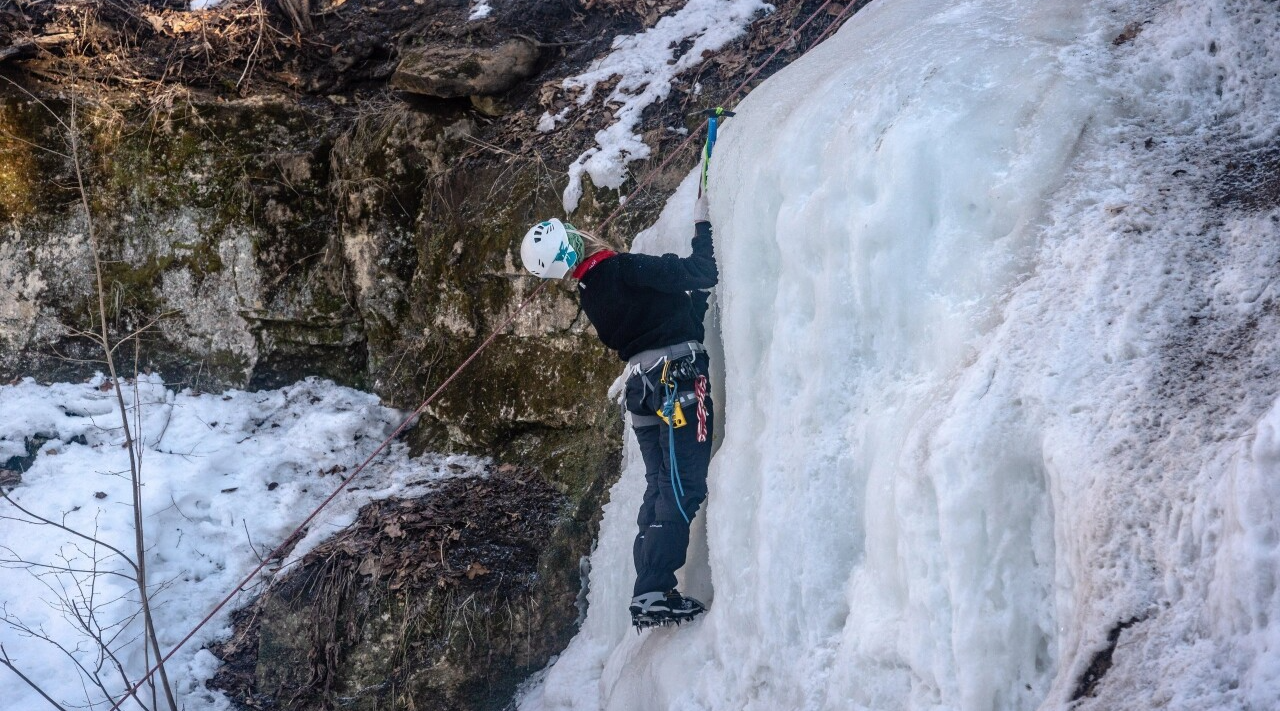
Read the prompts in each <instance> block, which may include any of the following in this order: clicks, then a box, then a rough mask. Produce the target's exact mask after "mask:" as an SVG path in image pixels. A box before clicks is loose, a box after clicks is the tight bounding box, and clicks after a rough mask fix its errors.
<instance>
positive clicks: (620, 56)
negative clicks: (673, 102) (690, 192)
mask: <svg viewBox="0 0 1280 711" xmlns="http://www.w3.org/2000/svg"><path fill="white" fill-rule="evenodd" d="M768 9H770V6H769V5H767V4H765V3H764V2H761V0H688V2H687V3H686V4H685V5H684V7H682V8H680V9H679V10H677V11H676V12H674V13H672V14H671V15H668V16H667V17H664V18H662V19H661V20H658V22H657V24H655V25H654V26H653V27H651V28H649V29H648V30H645V31H644V32H642V33H640V34H637V35H623V36H621V37H618V38H616V39H615V40H614V41H613V49H612V51H611V52H610V53H609V54H607V55H605V56H604V57H602V58H600V59H598V60H596V61H595V62H592V64H591V66H590V67H589V68H588V69H587V71H585V72H583V73H582V74H579V75H578V76H574V77H569V78H568V79H565V80H564V83H563V84H562V87H563V88H564V89H565V90H566V91H576V92H578V97H577V101H576V103H577V105H578V106H579V107H581V106H585V105H586V104H587V103H588V102H590V101H591V99H592V98H593V97H594V96H595V90H596V87H597V86H599V85H600V83H601V82H605V81H608V80H610V79H613V78H614V77H617V78H618V83H617V85H616V86H615V87H614V89H613V92H612V93H610V94H609V96H608V97H607V98H606V99H605V101H604V103H605V105H606V106H609V107H611V109H612V111H613V118H614V121H613V123H611V124H610V125H609V126H608V127H607V128H605V129H604V130H602V131H598V132H596V136H595V138H596V146H594V147H592V148H589V149H587V151H586V152H585V153H583V154H582V155H580V156H578V158H577V160H575V161H574V162H573V163H572V164H570V166H569V185H568V187H566V188H565V190H564V198H563V201H564V209H565V212H573V211H574V210H576V209H577V208H578V201H579V200H581V199H582V177H583V176H584V175H589V176H591V182H592V183H594V184H595V185H596V186H597V187H605V188H611V189H614V190H617V189H618V188H620V187H622V183H623V181H625V180H626V178H627V164H628V163H630V162H631V161H635V160H640V159H642V158H647V157H649V146H647V145H646V144H645V142H644V141H643V140H642V139H641V138H640V136H639V134H638V133H637V131H638V129H639V127H640V121H641V118H642V117H643V114H644V110H645V109H646V108H648V107H649V106H651V105H653V104H654V103H655V102H660V101H663V100H665V99H666V98H667V95H668V94H670V93H671V82H672V81H674V80H675V78H676V77H678V76H679V75H680V74H682V73H683V72H685V71H686V70H688V69H691V68H693V67H696V66H697V65H699V64H701V63H702V61H703V58H704V53H708V52H715V51H716V50H718V49H720V48H721V47H723V46H725V45H726V44H728V43H729V42H731V41H733V40H734V39H736V38H738V37H739V36H741V35H742V33H743V32H744V31H745V30H746V26H747V24H748V23H750V22H751V20H752V18H754V17H755V16H756V15H757V14H759V13H761V12H763V11H765V10H768ZM571 110H572V107H566V108H565V109H563V110H561V111H560V112H559V113H557V114H554V115H553V114H551V113H545V114H543V116H542V118H541V119H540V120H539V121H538V130H539V131H542V132H544V133H545V132H548V131H552V130H554V129H555V127H556V125H557V124H559V123H560V122H562V121H564V120H565V119H566V118H567V117H568V116H569V113H570V112H571Z"/></svg>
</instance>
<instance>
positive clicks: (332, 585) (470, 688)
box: [210, 466, 578, 711]
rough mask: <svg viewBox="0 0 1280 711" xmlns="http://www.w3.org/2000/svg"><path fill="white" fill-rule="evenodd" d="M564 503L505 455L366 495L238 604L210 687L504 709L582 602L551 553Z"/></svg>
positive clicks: (250, 700) (286, 703)
mask: <svg viewBox="0 0 1280 711" xmlns="http://www.w3.org/2000/svg"><path fill="white" fill-rule="evenodd" d="M564 501H565V499H564V497H563V496H562V495H560V494H559V493H557V492H556V491H555V489H554V488H553V487H551V486H550V485H549V484H548V483H547V482H546V481H545V480H544V479H543V478H542V477H541V476H540V475H538V474H537V473H536V472H534V471H532V470H527V469H519V468H516V467H514V466H504V467H498V468H495V469H493V470H492V471H491V472H490V473H489V474H488V475H486V476H481V477H467V478H457V479H448V480H445V481H443V482H441V484H440V485H439V487H438V488H437V489H436V490H435V491H434V492H432V493H431V494H429V495H427V496H424V497H421V498H415V499H387V500H383V501H378V502H374V503H371V504H369V505H367V506H365V507H364V508H363V509H361V511H360V513H359V516H358V518H357V520H356V522H355V523H354V524H352V525H351V526H350V527H349V528H347V529H346V530H344V531H343V532H341V533H340V534H338V535H336V536H334V537H333V538H331V539H329V540H328V541H326V542H324V543H323V544H321V545H320V546H319V547H317V548H316V549H315V550H313V551H311V552H310V553H308V554H307V555H306V556H305V557H304V558H303V560H302V561H301V563H300V564H299V565H298V567H297V568H296V569H295V570H294V571H293V572H291V573H289V574H288V575H287V576H285V577H284V578H281V579H279V580H277V581H276V582H275V583H274V584H273V585H272V586H271V587H270V588H269V589H268V590H267V591H266V592H265V593H263V594H262V595H260V596H259V598H258V599H257V600H256V601H255V602H254V604H253V605H251V606H250V607H248V608H245V609H242V610H240V611H239V612H237V613H236V616H235V631H234V633H233V635H232V637H231V638H230V639H229V640H227V641H226V642H223V643H221V644H218V645H215V646H214V647H213V648H212V651H213V652H214V654H215V655H216V656H217V657H218V658H219V659H222V660H223V661H224V662H225V665H224V667H223V668H222V669H221V671H219V672H218V674H217V676H216V677H215V678H214V679H213V680H212V682H210V686H211V687H213V688H217V689H220V690H222V691H224V692H225V693H227V694H228V695H229V696H230V697H231V698H232V699H233V700H235V701H236V702H237V703H239V704H242V705H243V706H245V707H247V708H278V709H320V708H338V707H341V708H352V709H389V708H431V709H440V710H441V711H453V710H457V711H463V710H471V709H493V708H501V707H502V706H503V705H505V704H506V703H507V702H508V701H510V698H511V695H512V694H513V693H514V691H515V687H516V685H517V684H518V683H519V682H520V680H521V679H523V678H524V677H525V676H526V675H527V674H528V673H530V672H531V671H533V670H536V669H538V668H540V667H541V666H542V665H544V664H546V662H547V660H548V659H549V658H550V656H551V655H552V654H554V653H555V652H556V651H557V650H558V649H559V646H561V645H563V643H564V642H565V641H567V640H561V639H555V638H550V637H547V636H546V635H544V634H541V633H540V632H541V631H542V630H545V629H548V628H560V629H565V628H567V627H568V626H569V625H570V624H571V623H572V621H573V619H574V618H575V617H576V616H577V614H578V610H577V608H576V606H575V600H576V597H577V593H578V589H577V588H576V587H575V586H574V585H573V582H574V581H573V580H571V579H570V577H568V576H559V575H558V573H557V572H556V571H555V570H554V569H553V568H554V566H550V565H549V563H548V561H549V559H550V558H551V557H553V556H554V554H555V550H554V549H555V548H556V547H557V546H558V545H561V544H562V543H561V541H560V539H559V538H558V537H557V530H558V529H559V528H560V526H561V525H562V523H563V521H562V519H561V518H560V514H559V512H560V510H561V509H562V507H563V505H564ZM548 578H550V580H548ZM548 583H551V584H548Z"/></svg>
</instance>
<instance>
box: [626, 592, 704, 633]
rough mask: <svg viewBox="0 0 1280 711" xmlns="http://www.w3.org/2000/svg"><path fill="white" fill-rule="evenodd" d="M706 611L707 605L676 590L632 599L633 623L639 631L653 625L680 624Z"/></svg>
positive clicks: (667, 625) (647, 594)
mask: <svg viewBox="0 0 1280 711" xmlns="http://www.w3.org/2000/svg"><path fill="white" fill-rule="evenodd" d="M706 611H707V606H706V605H703V604H702V603H701V602H699V601H697V600H695V599H693V598H691V597H685V596H684V595H681V594H680V593H679V592H678V591H676V590H671V591H670V592H666V593H661V592H653V593H646V594H644V595H637V596H636V597H634V598H632V600H631V625H632V626H633V627H635V628H636V632H637V633H639V632H642V631H644V630H647V629H650V628H652V627H669V626H671V625H677V626H678V625H681V624H683V623H685V622H688V621H690V620H692V619H694V618H696V617H698V615H701V614H702V613H704V612H706Z"/></svg>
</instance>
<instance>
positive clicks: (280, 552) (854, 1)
mask: <svg viewBox="0 0 1280 711" xmlns="http://www.w3.org/2000/svg"><path fill="white" fill-rule="evenodd" d="M833 1H834V0H826V1H825V2H823V3H822V5H820V6H818V9H817V10H814V11H813V14H811V15H809V17H808V18H807V19H806V20H805V21H804V22H803V23H802V24H801V25H800V26H799V27H797V28H796V29H795V31H794V32H792V33H791V36H790V37H788V38H787V40H786V41H785V42H782V43H780V44H779V45H778V47H777V48H776V49H774V51H773V53H772V54H770V55H769V56H768V58H766V59H765V60H764V61H763V62H761V63H760V65H759V66H758V67H756V68H755V69H754V70H753V71H752V72H751V73H750V74H748V75H747V78H746V79H743V80H742V83H740V84H739V85H738V86H737V88H735V89H734V90H733V91H732V92H731V93H730V94H729V96H728V97H726V99H725V103H730V100H731V99H733V98H734V97H736V96H737V95H738V93H739V92H741V91H742V90H743V89H744V88H746V86H747V85H748V84H749V83H750V82H751V80H753V79H755V78H756V76H757V75H758V74H760V72H761V71H763V70H764V68H765V67H766V66H768V65H769V62H772V61H773V59H774V58H775V57H777V56H778V54H780V53H781V52H782V50H783V49H785V48H786V47H787V46H789V45H791V44H792V43H793V42H794V41H795V39H796V37H798V36H799V35H800V33H801V32H803V31H804V28H806V27H808V26H809V23H811V22H813V20H814V19H815V18H816V17H817V16H818V15H819V14H821V13H822V11H823V10H826V9H827V6H828V5H830V4H831V3H832V2H833ZM861 4H863V3H862V2H860V1H859V0H848V2H847V3H846V4H845V6H844V9H843V10H841V11H840V13H839V14H838V15H836V18H835V19H834V20H832V21H831V24H830V25H828V26H827V28H826V29H825V30H824V31H823V32H822V34H821V35H819V36H818V38H817V39H816V40H815V41H814V42H813V44H817V43H818V42H821V41H822V40H823V38H825V37H826V36H827V33H829V32H830V31H831V29H832V28H834V27H836V26H837V25H839V24H840V22H841V21H842V20H843V19H844V16H845V15H846V14H847V13H848V12H849V10H850V9H852V8H853V7H854V6H856V5H861ZM810 46H811V47H812V45H810ZM703 125H706V123H705V122H704V123H703ZM699 133H701V129H699V131H698V132H692V133H690V134H689V136H688V137H686V138H685V139H684V140H683V141H681V142H680V144H679V145H678V146H676V148H675V150H673V151H671V152H670V154H669V155H668V156H667V158H666V160H664V161H662V163H660V164H659V165H658V167H656V168H654V169H653V170H651V171H649V173H648V175H647V176H645V178H644V180H642V181H640V182H639V183H638V184H637V185H636V187H635V189H634V190H632V191H631V195H630V196H628V197H634V196H636V195H638V194H640V193H641V192H642V191H643V190H644V189H645V188H646V187H648V185H649V183H650V182H651V181H652V180H653V178H654V176H656V175H657V174H658V173H660V172H661V171H662V169H663V168H665V167H667V164H669V163H670V162H671V160H672V158H674V157H675V156H676V155H677V154H679V152H680V149H682V148H684V146H685V145H686V144H688V143H689V141H690V140H692V139H693V138H694V137H695V136H697V135H698V134H699ZM627 202H628V200H622V201H620V202H619V203H618V206H617V207H616V208H614V210H613V212H611V213H609V216H608V217H606V218H605V219H604V222H602V223H600V231H601V232H603V231H604V229H605V228H606V227H607V226H608V225H609V223H611V222H612V221H613V219H614V218H615V217H617V216H618V215H619V214H621V213H622V210H623V209H624V208H625V207H626V204H627ZM550 283H551V282H549V281H544V282H542V283H541V284H539V285H538V287H537V288H536V289H534V290H533V291H532V292H530V293H529V295H528V296H526V297H525V298H524V300H523V301H521V302H520V305H519V306H517V307H516V308H515V310H514V311H512V312H511V315H510V316H508V317H507V318H506V320H504V321H503V322H502V323H501V324H499V325H498V327H497V328H495V329H494V330H493V332H492V333H490V334H489V337H488V338H486V339H485V340H484V342H482V343H481V344H480V345H479V346H478V347H477V348H476V349H475V350H474V351H472V353H471V355H469V356H467V359H466V360H464V361H462V363H461V364H460V365H459V366H458V367H457V368H456V369H454V371H453V372H452V373H450V374H449V377H447V378H445V379H444V382H442V383H440V385H439V387H437V388H436V389H435V391H434V392H432V393H431V395H429V396H428V397H427V398H426V399H425V400H423V401H422V404H421V405H419V406H418V407H417V408H416V409H415V410H414V411H413V412H412V413H411V414H410V415H409V416H408V417H406V418H405V419H404V421H403V422H401V423H400V426H399V427H397V428H396V429H395V431H394V432H392V433H391V434H390V435H388V436H387V438H386V439H384V440H383V441H382V443H381V444H379V445H378V447H377V448H376V449H374V450H373V452H372V453H370V454H369V456H368V457H367V458H365V460H364V462H362V463H361V464H360V466H358V467H356V468H355V471H353V472H351V474H350V475H349V476H348V477H347V478H346V479H343V480H342V483H340V484H339V485H338V487H337V488H336V489H334V490H333V493H332V494H329V496H328V498H326V499H325V500H324V501H321V502H320V505H319V506H317V507H315V509H314V510H312V512H311V513H310V514H308V515H307V517H306V518H305V519H303V521H302V523H300V524H298V526H297V527H296V528H295V529H294V530H293V532H292V533H290V534H289V535H288V536H286V537H285V538H284V542H283V543H281V544H280V545H278V546H276V548H275V550H273V551H271V553H270V554H268V555H266V556H265V557H263V559H262V561H261V562H259V563H258V565H257V567H255V568H254V569H253V570H252V571H250V572H249V574H248V575H246V576H245V577H244V579H243V580H241V581H240V583H239V584H238V585H236V587H235V588H234V589H232V591H231V592H229V593H227V595H226V597H224V598H222V601H221V602H219V603H218V604H217V605H215V606H214V607H213V609H212V610H210V611H209V614H207V615H205V616H204V618H202V619H201V620H200V622H198V623H196V625H195V627H192V628H191V631H190V632H188V633H187V634H186V636H184V637H183V638H182V639H180V640H178V643H177V644H175V645H173V647H172V648H170V649H169V651H168V652H167V653H165V655H164V656H163V657H161V658H160V659H159V660H158V661H156V663H155V665H154V666H152V667H151V668H150V669H148V670H147V673H146V674H144V675H143V676H142V678H141V679H139V680H138V681H137V682H136V683H135V684H133V685H132V686H130V687H129V688H128V690H127V691H126V692H125V695H124V696H123V697H121V698H120V699H118V700H116V702H115V703H113V704H112V705H111V708H110V709H108V711H116V710H117V709H119V708H120V705H121V704H123V703H125V702H126V701H128V700H129V699H132V698H133V697H134V696H136V695H137V693H138V690H139V689H141V688H142V686H143V685H144V684H146V683H147V682H148V681H149V680H150V679H151V677H152V676H154V675H155V673H156V672H157V671H159V670H160V667H162V666H164V664H165V662H167V661H169V660H170V659H171V658H172V657H173V655H174V654H176V653H177V652H178V650H179V649H181V648H182V646H183V645H185V644H186V643H187V642H190V641H191V638H192V637H194V636H195V635H196V632H199V631H200V630H201V629H202V628H203V627H204V626H205V625H206V624H208V623H209V622H210V621H211V620H212V619H213V617H214V615H217V614H218V613H219V612H220V611H222V608H224V607H226V606H227V604H228V603H230V602H231V601H232V600H233V599H235V597H236V595H237V594H239V593H240V592H241V591H242V590H244V589H245V587H246V586H247V585H249V584H250V583H252V582H253V579H254V578H255V577H256V576H257V575H258V573H261V572H262V570H263V568H266V567H267V564H268V563H269V562H271V561H272V560H277V559H279V558H281V557H283V556H284V553H285V549H286V548H287V547H288V546H290V545H291V544H292V543H293V542H294V541H295V540H296V539H297V537H298V536H300V535H301V534H302V531H303V530H304V529H305V528H306V527H307V525H308V524H310V523H311V522H312V521H313V520H314V519H315V517H316V516H318V515H320V512H321V511H322V510H324V508H325V507H326V506H328V505H329V504H330V503H331V502H332V501H333V500H334V499H336V498H337V497H338V494H340V493H342V491H343V490H345V489H346V488H347V486H349V485H350V484H351V482H352V481H355V478H356V477H357V476H359V475H360V473H361V472H363V471H364V470H365V468H366V467H368V466H369V464H370V463H371V462H372V461H373V460H374V458H375V457H377V456H378V455H379V454H381V453H382V451H383V450H385V449H386V448H387V446H388V445H390V444H391V442H392V441H393V440H394V439H395V438H396V437H398V436H400V433H401V432H403V431H404V430H405V429H407V428H408V427H409V425H410V424H411V423H412V422H413V421H414V420H415V419H416V418H417V417H418V416H419V415H421V414H422V413H423V412H425V411H426V409H427V408H428V407H429V406H430V405H431V403H432V402H433V401H434V400H435V399H436V397H438V396H439V395H440V393H442V392H444V389H445V388H447V387H448V386H449V384H450V383H452V382H453V381H454V379H455V378H457V377H458V375H459V374H460V373H462V371H463V370H465V369H466V367H467V366H468V365H471V362H472V361H474V360H475V359H476V358H477V357H478V356H479V355H480V353H481V352H483V351H484V349H486V348H488V347H489V344H491V343H493V341H494V340H495V339H497V337H498V336H499V335H500V334H501V333H502V332H503V331H504V330H506V328H507V326H510V325H511V323H512V322H513V321H515V320H516V317H517V316H519V315H520V313H521V312H522V311H524V309H525V307H527V306H528V305H529V304H531V303H533V300H534V299H536V298H537V297H538V295H539V294H541V293H542V292H543V290H544V289H546V288H547V285H548V284H550ZM672 434H673V435H674V432H673V433H672ZM671 439H672V440H674V436H673V437H672V438H671ZM671 455H672V472H673V473H674V472H675V461H674V457H675V452H674V451H673V452H672V453H671ZM676 483H677V484H678V483H679V480H678V479H676ZM681 488H682V489H683V487H681ZM681 513H682V514H683V513H684V510H683V507H682V508H681ZM685 519H686V520H687V519H688V516H687V515H686V516H685Z"/></svg>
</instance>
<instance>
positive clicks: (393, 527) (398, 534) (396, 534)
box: [382, 521, 404, 538]
mask: <svg viewBox="0 0 1280 711" xmlns="http://www.w3.org/2000/svg"><path fill="white" fill-rule="evenodd" d="M382 532H383V533H385V534H386V535H387V536H388V537H390V538H404V531H403V530H402V529H401V528H400V523H399V522H398V521H392V522H391V523H389V524H387V525H386V527H385V528H383V529H382Z"/></svg>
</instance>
